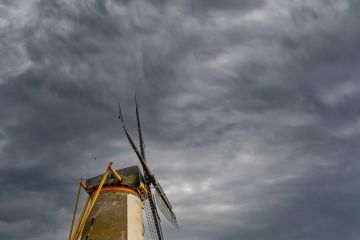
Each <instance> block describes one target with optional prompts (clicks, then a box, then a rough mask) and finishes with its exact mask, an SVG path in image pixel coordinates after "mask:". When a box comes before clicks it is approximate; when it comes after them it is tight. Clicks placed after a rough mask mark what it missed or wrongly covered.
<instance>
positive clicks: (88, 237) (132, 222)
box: [81, 166, 145, 240]
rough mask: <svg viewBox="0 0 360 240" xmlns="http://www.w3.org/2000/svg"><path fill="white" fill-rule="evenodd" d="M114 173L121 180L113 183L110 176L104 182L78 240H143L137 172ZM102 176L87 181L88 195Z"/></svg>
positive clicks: (140, 177) (140, 178)
mask: <svg viewBox="0 0 360 240" xmlns="http://www.w3.org/2000/svg"><path fill="white" fill-rule="evenodd" d="M116 171H117V173H118V174H120V175H121V177H122V178H123V180H122V181H121V182H116V181H115V179H114V178H111V177H110V176H109V177H108V178H107V179H106V181H105V184H104V186H103V188H102V189H101V192H100V194H99V196H98V198H97V200H96V202H95V205H94V207H93V209H92V210H91V212H90V215H89V217H88V218H87V220H86V222H85V225H84V229H83V231H82V234H81V240H144V232H145V230H144V222H143V215H142V210H143V209H142V208H143V203H142V200H141V198H140V196H139V187H140V185H141V183H142V176H141V174H140V171H139V169H138V167H136V166H135V167H129V168H125V169H120V170H116ZM102 176H103V175H99V176H96V177H93V178H90V179H87V181H86V187H87V191H88V192H89V194H91V195H94V194H93V193H94V192H95V191H96V189H97V188H98V186H99V183H100V180H101V178H102Z"/></svg>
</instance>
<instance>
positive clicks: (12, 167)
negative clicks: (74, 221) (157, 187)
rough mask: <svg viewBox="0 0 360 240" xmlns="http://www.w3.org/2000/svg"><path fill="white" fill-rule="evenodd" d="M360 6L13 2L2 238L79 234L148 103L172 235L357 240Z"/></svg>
mask: <svg viewBox="0 0 360 240" xmlns="http://www.w3.org/2000/svg"><path fill="white" fill-rule="evenodd" d="M358 10H359V4H357V1H340V0H332V1H320V0H318V1H311V2H302V1H279V2H277V1H182V2H175V1H142V0H137V1H115V0H113V1H111V0H108V1H97V0H91V1H88V0H87V1H85V0H79V1H68V0H54V1H43V0H31V1H26V3H25V2H23V1H0V16H1V17H0V53H1V57H0V106H1V109H2V111H0V159H1V162H0V183H1V186H2V190H1V191H0V199H1V203H2V204H1V206H0V236H1V238H2V239H29V240H30V239H49V238H53V234H54V233H53V226H54V223H55V230H56V232H55V236H56V239H60V238H66V237H67V231H68V228H69V224H70V218H71V211H72V206H73V200H74V194H75V185H76V183H77V181H78V180H79V179H80V178H81V177H83V178H86V177H91V176H93V175H96V174H99V173H100V172H102V171H103V169H104V168H105V167H106V165H107V162H108V161H113V162H115V165H116V167H119V168H120V167H126V166H130V165H133V164H137V160H136V158H135V156H134V154H133V153H132V152H131V151H130V149H129V146H128V144H127V142H126V141H125V139H124V136H123V134H122V132H121V129H120V126H119V123H118V122H117V112H116V111H117V104H118V102H119V101H120V102H121V103H122V105H123V108H124V115H125V120H126V122H127V124H128V127H129V129H130V130H131V132H133V133H135V130H136V128H135V122H134V120H135V118H134V103H133V96H134V94H135V93H136V94H137V96H138V98H139V100H140V103H141V113H142V119H143V128H144V135H145V141H146V146H147V156H148V159H149V163H150V165H151V167H152V168H153V169H154V171H155V173H156V174H157V175H158V178H159V180H160V182H161V183H162V184H163V185H164V188H165V191H166V192H167V193H168V195H169V198H170V199H171V200H172V202H173V205H174V206H175V210H176V212H177V215H178V219H179V223H180V229H179V230H175V229H172V228H171V227H170V226H169V225H167V224H165V223H164V231H165V236H166V237H167V238H171V239H179V240H180V239H195V240H202V239H214V240H215V239H240V238H244V239H249V240H260V239H277V240H278V239H295V240H296V239H299V240H300V239H327V240H332V239H334V240H335V239H340V238H341V239H345V240H353V239H356V237H357V236H358V235H359V230H358V227H357V226H358V225H359V220H358V219H359V218H358V216H359V214H360V213H359V207H357V203H358V202H359V198H360V195H359V194H358V193H357V192H358V191H357V189H358V188H359V186H360V179H359V177H358V172H359V168H360V166H359V163H358V160H357V156H358V155H359V150H358V149H359V148H358V146H357V143H358V142H359V133H360V115H359V114H360V111H359V110H358V105H359V104H358V103H359V102H360V98H359V91H360V87H359V86H360V85H359V84H358V75H359V70H358V67H357V66H358V63H359V59H360V58H359V57H360V54H359V53H360V52H359V50H358V49H359V48H358V42H359V36H360V31H359V30H358V27H357V25H358V12H359V11H358ZM134 135H135V134H134ZM94 155H96V159H93V156H94ZM164 222H165V221H164ZM19 229H21V231H19Z"/></svg>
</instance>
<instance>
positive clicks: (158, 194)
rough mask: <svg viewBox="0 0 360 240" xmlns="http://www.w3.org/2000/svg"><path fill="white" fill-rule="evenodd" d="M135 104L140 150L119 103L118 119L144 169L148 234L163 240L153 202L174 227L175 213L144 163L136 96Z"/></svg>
mask: <svg viewBox="0 0 360 240" xmlns="http://www.w3.org/2000/svg"><path fill="white" fill-rule="evenodd" d="M135 104H136V119H137V128H138V134H139V142H140V151H139V150H138V148H137V147H136V145H135V143H134V141H133V140H132V138H131V136H130V134H129V132H128V131H127V129H126V127H125V122H124V119H123V116H122V112H121V107H120V105H119V119H120V121H121V124H122V128H123V130H124V132H125V135H126V137H127V139H128V141H129V143H130V145H131V147H132V149H133V150H134V152H135V153H136V156H137V157H138V159H139V161H140V163H141V165H142V167H143V170H144V178H145V185H146V188H147V190H148V199H147V200H146V203H145V213H146V217H147V220H148V226H149V231H150V235H151V236H152V238H153V240H163V234H162V230H161V225H160V218H159V214H158V212H157V208H156V204H155V203H158V207H159V209H160V210H161V212H162V213H163V215H164V216H165V217H166V218H167V219H168V220H169V222H170V223H172V224H173V225H174V226H176V227H177V220H176V216H175V213H174V211H173V209H172V206H171V204H170V202H169V200H168V198H167V197H166V195H165V193H164V191H163V190H162V187H161V186H160V184H159V182H158V181H157V180H156V179H155V177H154V175H153V174H152V172H151V171H150V169H149V167H148V165H147V163H146V159H145V144H144V140H143V137H142V131H141V124H140V116H139V108H138V104H137V100H136V97H135ZM151 184H152V185H153V186H154V188H155V195H154V196H153V195H152V192H151ZM154 198H156V202H155V199H154Z"/></svg>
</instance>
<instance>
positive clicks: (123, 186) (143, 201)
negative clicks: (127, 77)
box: [69, 98, 177, 240]
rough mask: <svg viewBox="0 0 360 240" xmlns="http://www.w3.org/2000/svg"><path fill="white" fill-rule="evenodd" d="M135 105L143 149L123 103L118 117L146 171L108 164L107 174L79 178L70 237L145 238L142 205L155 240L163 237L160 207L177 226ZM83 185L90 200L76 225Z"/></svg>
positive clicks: (102, 239)
mask: <svg viewBox="0 0 360 240" xmlns="http://www.w3.org/2000/svg"><path fill="white" fill-rule="evenodd" d="M135 104H136V119H137V127H138V133H139V142H140V151H139V150H138V148H137V147H136V145H135V143H134V141H133V140H132V138H131V136H130V134H129V132H128V131H127V129H126V127H125V122H124V119H123V117H122V113H121V108H120V105H119V119H120V121H121V125H122V128H123V130H124V132H125V135H126V137H127V139H128V141H129V143H130V145H131V147H132V149H133V150H134V152H135V153H136V155H137V157H138V159H139V161H140V164H141V166H142V169H143V174H142V173H141V171H140V169H139V168H138V167H137V166H133V167H129V168H124V169H119V170H115V169H114V168H113V166H112V163H109V165H108V167H107V169H106V171H105V173H104V174H102V175H99V176H96V177H92V178H89V179H87V180H86V182H85V183H84V182H83V180H80V183H79V187H78V191H77V196H76V201H75V208H74V213H73V218H72V223H71V228H70V233H69V240H79V238H80V240H144V232H145V230H144V222H143V211H142V210H143V208H145V215H146V219H147V221H148V228H149V232H150V236H151V237H152V239H153V240H163V239H164V236H163V233H162V230H161V224H160V217H159V214H158V209H160V211H161V212H162V213H163V215H164V216H165V217H166V218H167V219H168V220H169V221H170V223H172V224H173V225H174V226H176V227H177V220H176V216H175V213H174V211H173V209H172V206H171V204H170V201H169V200H168V198H167V197H166V195H165V193H164V191H163V189H162V187H161V186H160V183H159V182H158V181H157V179H156V178H155V176H154V174H153V173H152V172H151V170H150V168H149V167H148V165H147V162H146V159H145V144H144V141H143V137H142V131H141V125H140V116H139V108H138V104H137V101H136V98H135ZM81 188H82V189H84V190H85V191H86V193H87V199H86V201H85V204H84V206H83V209H82V211H81V213H80V215H79V217H78V221H77V224H76V226H75V228H74V222H75V217H76V212H77V208H78V202H79V196H80V190H81ZM153 191H154V192H155V194H153V193H152V192H153Z"/></svg>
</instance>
